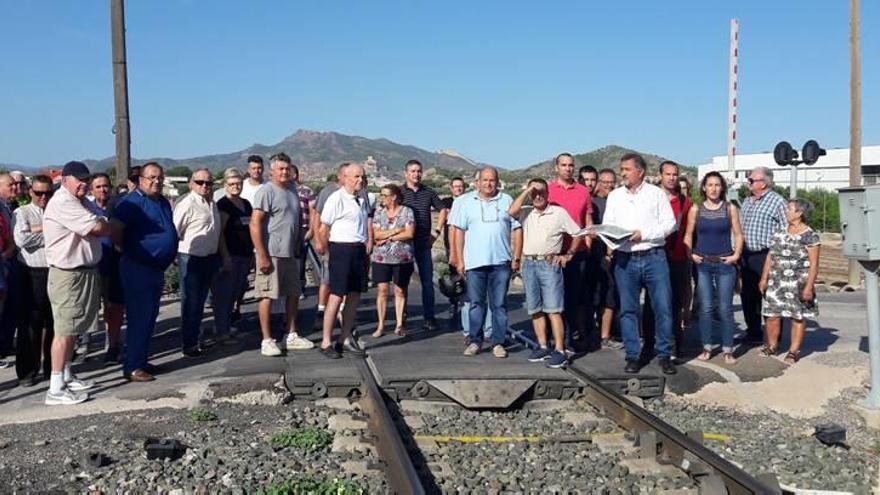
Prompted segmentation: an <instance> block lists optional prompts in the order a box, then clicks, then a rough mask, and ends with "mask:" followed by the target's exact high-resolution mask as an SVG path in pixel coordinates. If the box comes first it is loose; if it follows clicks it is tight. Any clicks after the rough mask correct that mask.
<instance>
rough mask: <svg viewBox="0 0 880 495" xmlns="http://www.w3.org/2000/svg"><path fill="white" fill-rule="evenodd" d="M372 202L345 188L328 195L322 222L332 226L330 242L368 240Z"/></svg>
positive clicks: (322, 213) (322, 212)
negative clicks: (368, 223) (368, 224)
mask: <svg viewBox="0 0 880 495" xmlns="http://www.w3.org/2000/svg"><path fill="white" fill-rule="evenodd" d="M369 217H370V202H369V201H368V200H366V199H364V198H363V196H361V195H360V194H349V193H348V191H346V190H345V189H344V188H341V189H337V190H336V191H335V192H334V193H333V194H331V195H330V196H329V197H327V202H326V203H324V209H323V210H322V211H321V223H323V224H324V225H329V226H330V239H329V241H330V242H364V243H365V242H367V236H368V232H367V222H369Z"/></svg>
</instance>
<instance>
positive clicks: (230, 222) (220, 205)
mask: <svg viewBox="0 0 880 495" xmlns="http://www.w3.org/2000/svg"><path fill="white" fill-rule="evenodd" d="M241 203H242V206H244V208H243V209H239V208H238V206H236V205H235V203H233V202H232V200H231V199H229V198H227V197H223V198H220V199H219V200H218V201H217V209H218V210H220V212H221V213H225V214H226V215H227V216H228V217H229V218H228V219H227V220H226V228H224V229H223V240H224V241H226V250H227V251H229V254H230V255H231V256H251V255H253V254H254V243H253V241H251V231H250V224H251V214H252V213H253V208H252V207H251V204H250V203H249V202H248V200H246V199H244V198H241Z"/></svg>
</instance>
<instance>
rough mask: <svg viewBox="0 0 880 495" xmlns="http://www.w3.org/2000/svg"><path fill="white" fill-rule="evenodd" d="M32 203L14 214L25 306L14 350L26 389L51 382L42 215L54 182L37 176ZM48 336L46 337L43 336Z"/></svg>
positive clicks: (51, 330) (51, 331)
mask: <svg viewBox="0 0 880 495" xmlns="http://www.w3.org/2000/svg"><path fill="white" fill-rule="evenodd" d="M30 197H31V202H30V203H29V204H26V205H24V206H22V207H19V208H18V209H17V210H15V228H14V232H13V235H14V236H15V244H16V245H17V246H18V249H19V251H18V261H19V262H20V263H21V267H22V270H21V277H20V278H19V282H20V283H19V287H18V289H20V290H21V295H22V298H23V299H24V301H23V302H24V304H22V307H23V309H22V318H20V324H19V328H18V339H17V341H16V342H17V345H16V349H15V373H16V375H17V376H18V383H19V384H20V385H22V386H24V387H30V386H33V385H36V384H37V383H39V382H40V380H43V379H49V373H50V371H51V362H50V360H51V346H52V338H53V337H54V336H55V331H54V324H53V320H52V306H51V305H50V304H49V294H48V292H47V283H48V277H49V265H48V264H46V244H45V242H44V239H43V213H44V212H45V210H46V205H47V204H48V203H49V198H51V197H52V179H50V178H49V177H48V176H45V175H37V176H35V177H34V178H33V180H32V181H31V187H30ZM44 332H45V334H44Z"/></svg>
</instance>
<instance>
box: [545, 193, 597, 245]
mask: <svg viewBox="0 0 880 495" xmlns="http://www.w3.org/2000/svg"><path fill="white" fill-rule="evenodd" d="M547 193H548V201H549V203H550V204H551V205H556V206H560V207H562V209H564V210H565V211H566V212H568V216H570V217H571V219H572V220H574V223H576V224H577V225H578V227H581V228H583V227H584V226H585V221H586V217H587V215H592V214H593V201H592V199H591V197H590V190H589V189H587V186H585V185H583V184H581V183H579V182H572V183H571V185H570V186H563V185H562V184H560V183H559V181H558V180H553V181H551V182H550V183H549V184H548V187H547ZM570 245H571V237H570V236H568V235H566V236H565V239H564V240H563V241H562V249H563V250H565V249H568V246H570ZM581 249H583V247H581Z"/></svg>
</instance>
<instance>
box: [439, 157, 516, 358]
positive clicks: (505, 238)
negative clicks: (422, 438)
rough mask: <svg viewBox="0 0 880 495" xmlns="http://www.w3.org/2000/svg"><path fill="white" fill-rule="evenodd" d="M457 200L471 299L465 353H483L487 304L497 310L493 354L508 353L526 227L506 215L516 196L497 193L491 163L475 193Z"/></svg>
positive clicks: (459, 258)
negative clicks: (512, 285)
mask: <svg viewBox="0 0 880 495" xmlns="http://www.w3.org/2000/svg"><path fill="white" fill-rule="evenodd" d="M458 202H460V205H459V207H457V208H455V212H454V214H453V215H452V218H451V219H450V222H449V223H450V224H451V225H452V226H454V227H455V228H457V229H459V230H461V231H462V232H461V233H460V234H459V235H455V236H454V239H455V246H454V247H455V252H456V256H455V266H456V269H457V270H458V272H459V273H464V274H465V276H466V279H467V293H468V300H469V302H470V307H469V309H468V316H469V317H470V335H469V337H468V340H469V344H468V346H467V349H465V351H464V354H465V356H474V355H476V354H477V353H479V352H480V348H481V346H482V343H483V334H482V332H481V331H480V330H481V327H482V322H483V319H484V317H485V314H486V307H487V306H488V307H490V308H492V345H493V348H492V354H493V355H495V357H499V358H503V357H507V351H506V350H505V349H504V338H505V335H506V332H507V286H508V284H509V282H510V273H511V270H518V269H519V261H520V260H518V259H514V258H513V253H514V252H515V251H518V249H515V248H516V247H518V246H521V245H522V228H521V226H520V224H519V222H518V221H517V220H516V219H515V218H513V217H511V216H510V215H508V214H507V210H508V208H510V205H511V204H512V203H513V199H512V198H511V197H510V196H508V195H507V194H504V193H502V192H499V191H498V171H497V170H496V169H494V168H493V167H486V168H484V169H482V170H481V171H480V179H479V182H478V184H477V192H476V194H474V195H472V196H463V197H462V198H460V199H459V200H458ZM511 239H512V241H513V248H512V247H511Z"/></svg>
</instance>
